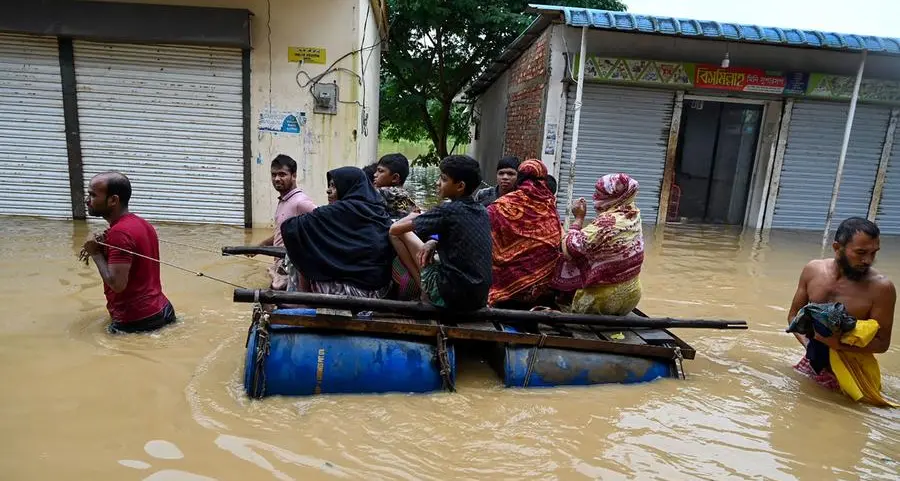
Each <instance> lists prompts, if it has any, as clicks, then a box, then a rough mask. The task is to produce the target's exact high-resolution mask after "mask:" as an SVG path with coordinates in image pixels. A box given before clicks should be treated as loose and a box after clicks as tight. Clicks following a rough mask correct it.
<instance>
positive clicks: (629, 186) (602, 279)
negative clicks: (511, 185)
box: [553, 174, 644, 292]
mask: <svg viewBox="0 0 900 481" xmlns="http://www.w3.org/2000/svg"><path fill="white" fill-rule="evenodd" d="M637 193H638V183H637V181H636V180H634V179H632V178H631V177H630V176H628V174H609V175H604V176H603V177H601V178H600V179H599V180H597V184H596V186H595V192H594V208H595V209H596V210H597V217H596V218H595V219H594V221H593V222H591V223H590V224H588V225H586V226H584V228H581V227H579V226H574V225H573V226H572V227H570V228H569V232H568V233H567V234H566V238H565V240H564V242H563V254H564V256H563V259H562V261H561V262H560V263H559V266H558V267H557V271H556V275H555V276H554V279H553V287H554V288H556V289H558V290H560V291H567V292H571V291H574V290H576V289H582V288H585V287H590V286H594V285H611V284H618V283H621V282H626V281H629V280H631V279H634V278H635V277H637V275H638V274H639V273H640V272H641V265H642V264H643V262H644V237H643V232H642V230H641V211H640V210H639V209H638V208H637V206H636V205H635V203H634V201H635V199H636V198H637Z"/></svg>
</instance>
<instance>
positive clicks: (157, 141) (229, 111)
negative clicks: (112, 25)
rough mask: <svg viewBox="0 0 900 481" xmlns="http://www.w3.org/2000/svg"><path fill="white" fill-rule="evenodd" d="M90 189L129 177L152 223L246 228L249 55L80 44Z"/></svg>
mask: <svg viewBox="0 0 900 481" xmlns="http://www.w3.org/2000/svg"><path fill="white" fill-rule="evenodd" d="M75 74H76V79H77V84H78V119H79V122H80V124H81V148H82V154H83V157H84V174H85V182H89V181H90V178H91V176H93V175H94V174H97V173H99V172H103V171H107V170H118V171H121V172H123V173H125V174H126V175H128V177H129V178H130V179H131V182H132V188H133V196H132V201H131V204H130V208H131V210H132V211H134V212H135V213H136V214H139V215H141V216H143V217H145V218H147V219H150V220H158V221H175V222H194V223H218V224H233V225H242V224H243V223H244V182H243V175H244V174H243V141H244V139H243V123H242V117H243V110H242V101H241V100H242V81H241V80H242V66H241V51H240V50H236V49H218V48H208V47H182V46H155V45H126V44H104V43H90V42H82V41H76V42H75Z"/></svg>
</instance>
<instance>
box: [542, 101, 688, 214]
mask: <svg viewBox="0 0 900 481" xmlns="http://www.w3.org/2000/svg"><path fill="white" fill-rule="evenodd" d="M674 96H675V94H674V93H673V92H671V91H666V90H650V89H639V88H630V87H614V86H608V85H596V84H585V86H584V92H583V95H582V107H581V132H580V133H579V135H578V154H577V155H578V158H577V159H576V162H575V183H574V186H573V189H572V198H573V199H577V198H579V197H584V198H585V199H587V200H588V206H590V205H591V198H592V197H593V195H594V185H595V184H596V183H597V179H599V178H600V177H602V176H603V175H606V174H614V173H619V172H624V173H626V174H628V175H630V176H631V177H633V178H634V179H635V180H637V181H638V183H639V184H640V193H639V194H638V198H637V205H638V208H640V209H641V218H642V219H643V221H644V222H645V223H655V222H656V212H657V210H658V206H659V189H660V185H661V184H662V177H663V169H664V168H665V162H666V146H667V144H668V141H669V127H670V125H671V122H672V106H673V102H674ZM574 107H575V86H574V85H573V86H571V87H570V88H569V91H568V100H567V101H566V128H565V132H564V135H563V150H562V159H560V170H559V191H558V192H559V194H558V198H559V202H558V205H559V212H560V216H561V217H562V218H564V217H565V214H566V208H567V205H566V200H567V199H566V192H567V189H568V180H569V159H570V155H571V152H572V127H573V125H572V124H573V122H574ZM588 210H589V212H588V213H589V214H590V209H588Z"/></svg>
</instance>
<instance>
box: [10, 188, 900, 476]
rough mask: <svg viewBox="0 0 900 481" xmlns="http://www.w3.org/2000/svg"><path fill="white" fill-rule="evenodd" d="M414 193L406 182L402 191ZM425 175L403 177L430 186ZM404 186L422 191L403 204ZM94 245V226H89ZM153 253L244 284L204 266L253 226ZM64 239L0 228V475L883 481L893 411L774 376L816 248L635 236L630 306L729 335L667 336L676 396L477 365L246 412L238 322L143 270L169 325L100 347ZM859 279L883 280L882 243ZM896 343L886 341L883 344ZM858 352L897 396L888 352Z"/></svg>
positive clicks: (198, 235)
mask: <svg viewBox="0 0 900 481" xmlns="http://www.w3.org/2000/svg"><path fill="white" fill-rule="evenodd" d="M423 178H425V177H424V176H423ZM432 181H433V180H432V179H429V178H425V180H421V179H420V180H417V182H420V183H421V182H425V183H428V182H432ZM415 190H416V191H420V192H421V191H423V189H415ZM93 227H94V228H99V226H93ZM158 229H159V233H160V238H161V239H163V240H168V241H173V242H177V243H180V244H184V245H175V244H166V243H164V244H163V245H162V246H161V249H162V253H161V255H162V257H163V258H164V259H165V260H167V261H169V262H173V263H175V264H178V265H180V266H183V267H186V268H189V269H191V270H195V271H202V272H204V273H207V274H210V275H213V276H216V277H221V278H223V279H227V280H229V281H232V282H234V283H236V284H240V285H245V286H263V285H265V283H266V281H267V279H266V275H265V272H264V271H263V267H264V266H263V265H262V264H261V263H259V262H257V261H251V260H247V259H244V258H223V257H220V256H217V255H215V254H213V253H210V252H207V251H203V250H199V249H191V248H190V247H185V245H193V246H197V247H204V248H206V249H210V248H211V249H216V248H218V247H220V246H221V245H236V244H245V243H249V242H253V241H258V240H261V239H262V238H264V237H266V236H267V235H268V233H267V232H265V231H252V232H249V231H244V230H242V229H233V228H226V227H214V226H177V225H160V226H159V227H158ZM88 230H89V229H88V227H87V226H86V225H85V224H84V223H80V222H54V221H43V220H32V219H16V218H0V232H2V233H3V235H2V237H0V271H2V272H3V274H4V275H3V278H2V280H0V283H2V289H0V300H2V302H0V365H2V366H3V367H2V368H0V369H2V379H4V381H5V382H6V383H5V388H4V389H3V391H2V394H0V410H2V411H0V436H2V439H5V440H7V442H6V443H5V444H4V446H3V447H4V449H3V455H2V456H0V472H2V473H4V474H3V476H2V478H3V479H4V480H35V479H92V480H101V481H102V480H123V479H144V480H147V479H149V480H176V479H180V480H210V479H218V480H230V479H278V480H292V479H296V480H306V479H334V478H348V479H361V478H365V479H371V480H380V479H495V478H508V479H521V478H533V479H547V478H561V479H581V478H602V479H612V480H615V479H698V478H700V479H773V480H794V479H858V478H860V479H896V473H897V472H900V454H898V453H900V411H887V410H881V409H875V408H870V407H867V406H860V405H854V404H851V403H849V402H847V401H846V400H845V399H844V398H843V397H841V396H839V395H837V394H832V393H827V392H824V391H822V390H821V389H820V388H818V387H817V386H815V385H812V384H811V383H810V382H808V381H806V380H805V379H803V378H802V377H801V376H799V375H798V374H795V373H794V372H793V371H792V369H791V367H790V366H791V364H792V363H793V362H795V361H796V360H797V359H798V358H799V356H800V355H801V351H800V349H799V346H798V344H797V342H796V340H795V339H794V338H793V336H791V335H789V334H785V333H784V332H783V330H784V327H785V325H786V319H785V316H786V312H785V308H786V307H787V305H788V303H789V302H790V298H791V296H792V295H793V290H794V287H795V286H796V282H797V276H798V275H799V272H800V269H801V268H802V266H803V265H804V264H805V262H806V261H807V260H808V259H810V258H812V257H816V256H818V254H819V243H820V240H821V238H820V237H819V234H818V233H788V232H775V233H771V234H767V235H763V236H759V235H757V234H755V233H753V232H746V233H744V232H741V231H738V230H734V231H729V230H726V229H723V228H719V227H704V226H670V227H669V228H667V229H666V230H665V231H664V232H663V231H653V230H652V229H649V228H648V230H647V232H646V236H647V246H648V253H647V260H646V264H645V268H644V271H643V283H644V286H645V293H646V297H645V298H644V300H643V301H642V303H641V306H640V307H641V308H642V309H643V310H645V311H647V312H650V313H652V314H659V315H670V316H676V317H698V318H720V319H723V318H724V319H746V320H748V321H749V323H750V330H749V331H723V332H717V331H697V330H682V331H680V332H679V334H680V335H681V336H682V337H683V338H684V339H685V340H686V341H687V342H689V343H690V344H692V345H693V346H694V347H695V348H697V350H698V358H697V359H696V360H694V361H690V362H688V363H687V364H686V369H687V373H688V379H687V380H686V381H675V380H662V381H658V382H653V383H649V384H645V385H632V386H599V387H591V388H557V389H537V390H528V391H523V390H517V389H504V388H502V386H501V383H500V381H499V379H497V377H496V375H495V374H494V373H493V371H491V370H490V369H488V368H487V367H486V366H485V365H484V364H482V363H481V362H479V361H478V360H467V361H465V364H463V365H462V366H461V367H460V375H459V379H458V383H457V384H458V388H459V392H457V393H454V394H445V393H444V394H434V395H426V396H406V395H398V394H392V395H385V396H329V397H316V398H300V399H287V398H275V399H267V400H265V401H262V402H258V401H257V402H251V401H249V400H248V399H247V398H246V397H244V395H243V393H242V388H241V375H242V363H243V356H244V337H245V335H246V329H247V325H248V322H249V306H248V305H236V304H233V303H232V302H231V289H230V288H229V287H227V286H223V285H221V284H218V283H216V282H213V281H210V280H208V279H202V278H197V277H194V276H192V275H190V274H186V273H184V272H181V271H178V270H175V269H172V268H169V267H163V282H164V288H165V291H166V293H167V295H168V296H169V297H170V298H171V300H172V302H173V304H174V305H175V307H176V309H177V311H178V312H179V322H178V323H177V324H176V325H175V326H172V327H170V328H167V329H165V330H163V331H161V332H159V333H156V334H154V335H150V336H109V335H107V334H106V333H105V331H104V326H105V322H106V313H105V308H104V300H103V294H102V290H101V285H100V280H99V278H98V276H97V275H96V272H95V270H94V269H95V268H94V266H90V267H85V266H84V265H81V264H79V263H78V262H77V261H76V253H77V251H78V250H79V249H80V245H81V243H82V240H83V239H84V238H85V237H86V236H87V233H88ZM878 266H879V268H880V269H882V270H883V271H884V272H885V273H887V274H888V275H889V276H891V277H892V278H894V279H898V278H900V267H898V266H900V240H898V239H896V238H886V239H884V240H883V241H882V252H881V253H880V254H879V264H878ZM895 337H896V336H895ZM896 344H897V343H895V346H894V347H892V348H891V350H890V351H889V352H888V353H887V354H884V355H882V356H880V357H879V360H880V363H881V367H882V372H883V374H884V380H883V381H884V385H885V391H886V392H887V394H888V395H890V396H892V397H894V398H900V374H898V373H900V355H898V352H900V348H898V347H897V345H896Z"/></svg>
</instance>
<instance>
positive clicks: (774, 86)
mask: <svg viewBox="0 0 900 481" xmlns="http://www.w3.org/2000/svg"><path fill="white" fill-rule="evenodd" d="M694 77H695V78H694V87H696V88H704V89H715V90H732V91H736V92H758V93H764V94H781V93H782V92H784V86H785V84H786V83H787V82H786V79H785V77H784V75H770V74H767V73H766V71H765V70H759V69H752V68H721V67H717V66H715V65H697V70H696V74H695V75H694Z"/></svg>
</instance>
